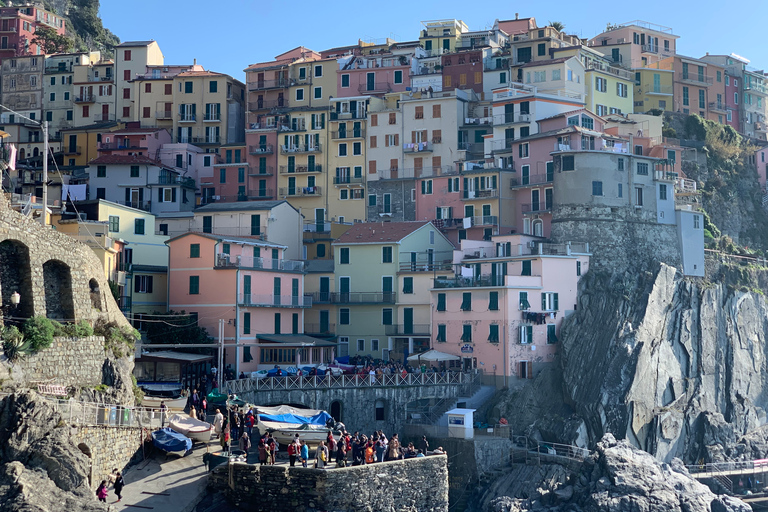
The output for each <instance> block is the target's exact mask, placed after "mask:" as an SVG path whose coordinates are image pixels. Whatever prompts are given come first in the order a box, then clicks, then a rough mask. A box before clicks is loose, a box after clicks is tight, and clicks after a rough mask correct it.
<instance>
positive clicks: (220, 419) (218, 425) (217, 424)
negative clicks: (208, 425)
mask: <svg viewBox="0 0 768 512" xmlns="http://www.w3.org/2000/svg"><path fill="white" fill-rule="evenodd" d="M223 424H224V415H223V414H221V411H220V410H219V409H216V416H214V417H213V431H214V432H215V433H216V436H217V437H220V436H221V429H222V426H223Z"/></svg>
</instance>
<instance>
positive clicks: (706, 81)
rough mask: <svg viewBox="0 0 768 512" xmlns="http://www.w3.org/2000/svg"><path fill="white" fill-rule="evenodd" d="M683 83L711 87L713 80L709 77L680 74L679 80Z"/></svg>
mask: <svg viewBox="0 0 768 512" xmlns="http://www.w3.org/2000/svg"><path fill="white" fill-rule="evenodd" d="M680 80H682V81H683V82H689V83H692V84H696V85H712V83H713V80H712V77H711V76H704V75H694V74H692V73H688V74H686V73H682V77H681V78H680Z"/></svg>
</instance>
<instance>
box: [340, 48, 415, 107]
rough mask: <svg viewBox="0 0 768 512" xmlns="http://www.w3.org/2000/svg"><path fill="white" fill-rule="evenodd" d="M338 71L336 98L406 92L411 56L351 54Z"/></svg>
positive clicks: (408, 83) (409, 83) (408, 85)
mask: <svg viewBox="0 0 768 512" xmlns="http://www.w3.org/2000/svg"><path fill="white" fill-rule="evenodd" d="M339 62H340V63H341V66H342V67H341V69H340V70H339V71H338V72H337V78H338V83H337V84H336V91H337V92H338V94H339V96H338V97H339V98H346V97H354V96H360V95H368V96H375V95H383V94H386V93H389V92H405V88H406V87H410V85H411V79H410V75H409V73H410V69H411V68H410V58H409V57H408V56H406V55H392V54H384V55H381V54H379V55H375V56H374V55H366V56H359V57H350V58H349V59H348V61H347V62H346V63H345V62H343V61H342V60H340V61H339Z"/></svg>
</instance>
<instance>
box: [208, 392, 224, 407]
mask: <svg viewBox="0 0 768 512" xmlns="http://www.w3.org/2000/svg"><path fill="white" fill-rule="evenodd" d="M206 398H207V399H208V403H209V404H211V405H214V404H215V405H225V404H226V403H227V399H228V398H229V395H227V394H226V393H219V392H217V391H211V392H210V393H208V396H207V397H206Z"/></svg>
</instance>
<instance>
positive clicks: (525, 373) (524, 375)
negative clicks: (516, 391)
mask: <svg viewBox="0 0 768 512" xmlns="http://www.w3.org/2000/svg"><path fill="white" fill-rule="evenodd" d="M530 373H531V369H530V363H529V362H528V361H520V378H521V379H529V378H530Z"/></svg>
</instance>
